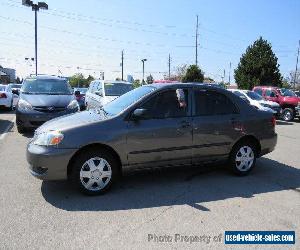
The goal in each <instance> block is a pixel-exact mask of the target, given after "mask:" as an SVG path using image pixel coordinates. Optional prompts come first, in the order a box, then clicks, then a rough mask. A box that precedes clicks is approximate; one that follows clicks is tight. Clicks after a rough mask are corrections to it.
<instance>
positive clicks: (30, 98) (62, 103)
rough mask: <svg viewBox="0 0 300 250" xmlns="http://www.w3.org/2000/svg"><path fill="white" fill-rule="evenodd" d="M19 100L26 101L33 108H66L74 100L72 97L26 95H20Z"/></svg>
mask: <svg viewBox="0 0 300 250" xmlns="http://www.w3.org/2000/svg"><path fill="white" fill-rule="evenodd" d="M20 99H22V100H25V101H27V102H28V103H30V104H31V105H32V106H33V107H37V106H42V107H50V106H51V107H67V106H68V105H69V103H70V102H71V101H72V100H74V96H73V95H27V94H21V95H20Z"/></svg>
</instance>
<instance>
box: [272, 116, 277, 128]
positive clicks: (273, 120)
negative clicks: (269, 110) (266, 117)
mask: <svg viewBox="0 0 300 250" xmlns="http://www.w3.org/2000/svg"><path fill="white" fill-rule="evenodd" d="M271 122H272V126H273V128H275V125H276V118H275V116H272V120H271Z"/></svg>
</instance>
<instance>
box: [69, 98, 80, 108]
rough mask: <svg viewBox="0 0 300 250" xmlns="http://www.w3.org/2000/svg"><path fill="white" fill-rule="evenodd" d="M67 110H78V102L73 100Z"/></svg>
mask: <svg viewBox="0 0 300 250" xmlns="http://www.w3.org/2000/svg"><path fill="white" fill-rule="evenodd" d="M67 108H68V109H79V105H78V102H77V101H76V100H73V101H71V102H70V103H69V105H68V107H67Z"/></svg>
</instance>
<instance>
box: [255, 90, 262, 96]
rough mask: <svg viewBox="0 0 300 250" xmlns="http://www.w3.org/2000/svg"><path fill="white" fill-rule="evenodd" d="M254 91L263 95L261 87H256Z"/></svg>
mask: <svg viewBox="0 0 300 250" xmlns="http://www.w3.org/2000/svg"><path fill="white" fill-rule="evenodd" d="M254 92H255V93H257V94H259V95H261V96H262V95H263V92H262V89H259V88H256V89H254Z"/></svg>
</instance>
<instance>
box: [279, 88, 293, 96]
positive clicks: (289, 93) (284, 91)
mask: <svg viewBox="0 0 300 250" xmlns="http://www.w3.org/2000/svg"><path fill="white" fill-rule="evenodd" d="M280 93H281V95H282V96H296V95H295V93H294V92H293V91H291V90H289V89H280Z"/></svg>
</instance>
